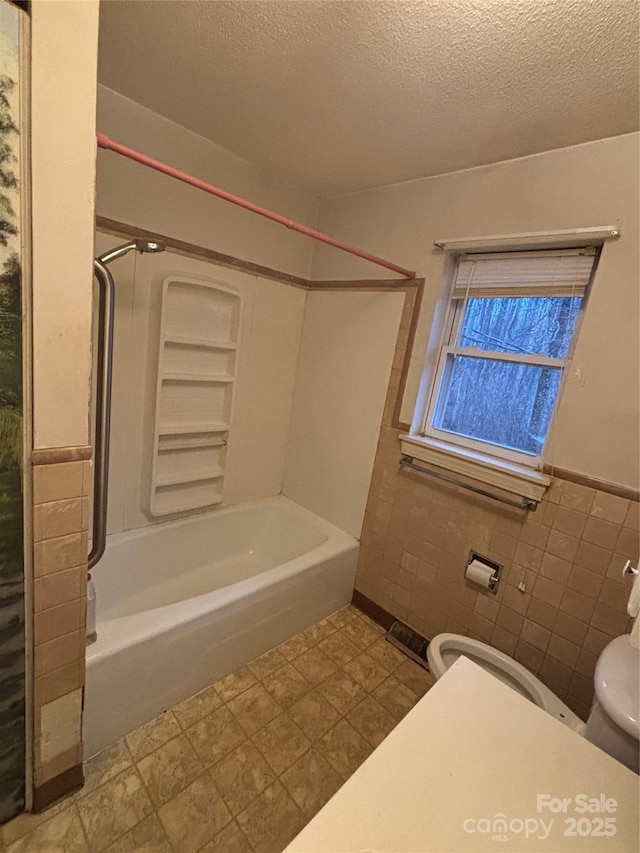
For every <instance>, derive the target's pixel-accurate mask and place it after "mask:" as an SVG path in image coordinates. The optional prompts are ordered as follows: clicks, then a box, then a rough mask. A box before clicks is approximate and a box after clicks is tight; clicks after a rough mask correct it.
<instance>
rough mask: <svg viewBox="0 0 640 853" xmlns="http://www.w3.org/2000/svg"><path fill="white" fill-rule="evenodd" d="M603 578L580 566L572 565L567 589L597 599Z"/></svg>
mask: <svg viewBox="0 0 640 853" xmlns="http://www.w3.org/2000/svg"><path fill="white" fill-rule="evenodd" d="M603 580H604V578H603V577H602V576H601V575H596V574H594V573H593V572H588V571H586V569H581V568H580V566H574V567H573V568H572V569H571V574H570V575H569V580H568V581H567V586H568V587H569V589H573V590H575V591H576V592H580V593H582V595H586V596H587V598H593V599H597V598H598V595H599V594H600V590H601V588H602V582H603Z"/></svg>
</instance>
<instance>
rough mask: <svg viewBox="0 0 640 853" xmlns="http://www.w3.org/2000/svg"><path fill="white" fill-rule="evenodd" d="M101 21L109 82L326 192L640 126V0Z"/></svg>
mask: <svg viewBox="0 0 640 853" xmlns="http://www.w3.org/2000/svg"><path fill="white" fill-rule="evenodd" d="M100 15H101V19H100V56H99V80H100V82H101V83H103V84H105V85H106V86H108V87H109V88H111V89H114V90H115V91H117V92H120V93H121V94H123V95H126V96H127V97H129V98H131V99H133V100H134V101H137V102H138V103H140V104H143V105H144V106H146V107H149V108H150V109H152V110H154V111H155V112H157V113H160V114H161V115H163V116H165V117H167V118H169V119H172V120H173V121H175V122H177V123H178V124H181V125H183V126H184V127H187V128H189V129H190V130H192V131H195V132H196V133H199V134H201V135H202V136H205V137H207V138H208V139H211V140H213V141H214V142H216V143H218V144H219V145H222V146H223V147H224V148H226V149H228V150H229V151H232V152H233V153H235V154H238V155H240V156H242V157H244V158H246V159H248V160H250V161H252V162H253V163H256V164H257V165H260V166H262V167H264V168H266V169H267V170H269V171H270V172H272V173H273V174H274V175H276V176H278V177H280V178H282V179H284V180H286V181H288V182H289V183H292V184H295V185H297V186H299V187H303V188H305V189H307V190H310V191H311V192H313V193H315V194H316V195H319V196H322V197H327V196H332V195H336V194H340V193H345V192H351V191H355V190H360V189H364V188H369V187H375V186H381V185H384V184H389V183H394V182H396V181H403V180H410V179H412V178H418V177H423V176H428V175H436V174H442V173H444V172H450V171H453V170H456V169H464V168H468V167H471V166H477V165H480V164H484V163H492V162H496V161H499V160H506V159H509V158H512V157H521V156H523V155H525V154H532V153H535V152H539V151H546V150H549V149H552V148H560V147H563V146H566V145H573V144H576V143H580V142H585V141H588V140H593V139H601V138H604V137H607V136H615V135H618V134H622V133H627V132H630V131H633V130H635V129H637V127H638V3H637V2H636V0H421V2H414V0H377V2H370V0H366V2H365V0H335V1H334V0H319V2H316V0H297V2H289V0H282V2H281V0H261V2H253V0H234V2H226V0H225V2H223V0H218V2H211V0H206V1H205V2H201V0H189V2H175V0H151V2H149V0H103V2H102V3H101V11H100ZM585 179H588V176H585Z"/></svg>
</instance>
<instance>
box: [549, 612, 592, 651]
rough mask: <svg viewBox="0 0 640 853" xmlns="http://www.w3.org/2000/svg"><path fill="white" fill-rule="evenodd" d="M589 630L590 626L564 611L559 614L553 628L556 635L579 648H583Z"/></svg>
mask: <svg viewBox="0 0 640 853" xmlns="http://www.w3.org/2000/svg"><path fill="white" fill-rule="evenodd" d="M588 629H589V625H588V624H587V623H586V622H581V621H580V620H579V619H576V618H575V617H574V616H571V615H570V614H569V613H565V612H562V611H560V612H559V613H558V615H557V618H556V621H555V624H554V626H553V632H554V634H557V635H558V636H559V637H562V638H563V639H565V640H569V641H570V642H572V643H575V644H576V645H577V646H582V643H583V642H584V638H585V637H586V636H587V631H588Z"/></svg>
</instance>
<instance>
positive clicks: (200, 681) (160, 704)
mask: <svg viewBox="0 0 640 853" xmlns="http://www.w3.org/2000/svg"><path fill="white" fill-rule="evenodd" d="M357 553H358V543H357V542H356V540H355V539H353V538H352V537H351V536H349V535H348V534H347V533H345V532H343V531H342V530H339V529H338V528H337V527H334V526H333V525H332V524H329V523H328V522H326V521H324V520H323V519H321V518H319V517H318V516H317V515H314V514H313V513H311V512H308V511H307V510H305V509H303V508H302V507H300V506H298V505H297V504H294V503H292V502H291V501H289V500H288V499H287V498H285V497H282V496H280V497H277V498H269V499H268V500H263V501H257V502H255V503H250V504H244V505H242V506H237V507H230V508H229V509H223V510H219V511H217V512H213V513H210V514H207V515H201V516H197V517H195V518H189V519H183V520H179V521H175V522H169V523H166V524H162V525H155V526H153V527H148V528H144V529H143V530H135V531H130V532H127V533H121V534H117V535H113V536H110V537H109V538H108V542H107V550H106V554H105V556H104V557H103V558H102V560H101V561H100V563H99V564H98V566H96V568H95V569H94V570H93V579H94V583H95V585H96V590H97V597H98V640H97V642H96V643H94V644H93V645H92V646H89V647H88V649H87V676H86V688H85V713H84V743H85V757H89V756H91V755H94V754H95V753H96V752H98V751H99V750H101V749H103V748H104V747H106V746H109V745H110V744H112V743H115V741H116V740H118V739H119V738H121V737H123V736H124V735H126V734H128V733H129V732H131V731H133V730H134V729H136V728H138V727H139V726H141V725H143V723H146V722H147V721H148V720H150V719H152V718H153V717H155V716H156V715H157V714H159V713H161V712H162V711H163V710H165V709H167V708H171V707H172V706H173V705H175V704H177V703H178V702H181V701H182V700H183V699H186V698H187V697H188V696H191V695H192V694H194V693H196V692H197V691H199V690H202V689H203V688H204V687H206V686H207V684H210V683H211V682H214V681H217V680H218V679H219V678H222V677H223V676H225V675H227V674H228V673H230V672H232V671H233V670H234V669H236V668H237V667H238V666H240V665H241V664H243V663H246V662H247V661H249V660H251V659H252V658H254V657H256V656H257V655H260V654H262V653H263V652H266V651H267V650H268V649H271V648H273V647H274V646H276V645H278V643H281V642H282V641H283V640H285V639H287V638H288V637H291V636H293V635H294V634H296V633H298V632H300V631H303V630H304V629H305V628H308V627H309V626H310V625H311V624H313V623H314V622H316V621H317V620H318V619H322V618H323V617H324V616H327V615H328V614H329V613H332V612H333V611H334V610H337V609H338V608H340V607H343V606H344V605H346V604H348V603H349V601H350V600H351V595H352V591H353V583H354V578H355V570H356V560H357Z"/></svg>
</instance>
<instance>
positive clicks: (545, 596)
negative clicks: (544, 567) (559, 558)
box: [533, 575, 564, 607]
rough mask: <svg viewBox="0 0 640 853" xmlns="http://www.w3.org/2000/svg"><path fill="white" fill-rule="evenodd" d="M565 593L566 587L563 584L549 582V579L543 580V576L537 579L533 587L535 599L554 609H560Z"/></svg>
mask: <svg viewBox="0 0 640 853" xmlns="http://www.w3.org/2000/svg"><path fill="white" fill-rule="evenodd" d="M563 592H564V587H563V586H562V585H561V584H559V583H556V582H555V581H552V580H549V578H543V577H542V575H540V576H539V577H538V578H537V579H536V582H535V585H534V587H533V595H534V597H535V598H540V599H541V600H542V601H544V602H546V603H547V604H551V605H552V606H553V607H559V605H560V601H561V600H562V594H563Z"/></svg>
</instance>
